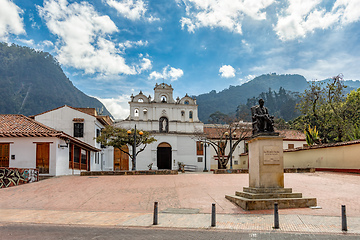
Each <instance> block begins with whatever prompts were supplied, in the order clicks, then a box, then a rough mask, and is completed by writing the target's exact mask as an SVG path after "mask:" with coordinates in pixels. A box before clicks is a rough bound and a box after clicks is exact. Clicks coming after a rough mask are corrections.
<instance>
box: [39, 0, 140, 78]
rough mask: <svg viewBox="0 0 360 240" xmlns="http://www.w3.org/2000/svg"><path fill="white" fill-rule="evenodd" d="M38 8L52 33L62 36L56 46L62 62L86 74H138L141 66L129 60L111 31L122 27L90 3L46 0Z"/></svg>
mask: <svg viewBox="0 0 360 240" xmlns="http://www.w3.org/2000/svg"><path fill="white" fill-rule="evenodd" d="M38 11H39V15H40V16H41V17H42V18H43V19H44V20H45V22H46V25H47V27H48V28H49V30H50V31H51V33H53V34H55V35H57V36H58V37H59V40H58V41H57V42H56V49H57V60H58V61H59V62H60V63H61V64H63V65H65V66H71V67H74V68H77V69H82V70H84V72H85V73H86V74H93V73H99V74H103V75H115V74H127V75H134V74H137V73H138V72H139V69H141V66H129V65H128V64H127V63H126V61H125V58H124V57H123V56H121V55H120V54H121V50H122V49H120V46H118V45H117V44H115V43H114V42H112V41H111V34H113V33H116V32H117V31H118V29H117V27H116V25H115V23H114V22H113V21H112V20H111V19H110V18H109V16H107V15H99V14H98V13H97V12H96V11H95V9H94V7H93V6H92V5H90V4H89V3H87V2H81V3H77V2H74V3H70V4H69V3H68V2H67V1H66V0H45V1H44V6H43V7H40V6H38Z"/></svg>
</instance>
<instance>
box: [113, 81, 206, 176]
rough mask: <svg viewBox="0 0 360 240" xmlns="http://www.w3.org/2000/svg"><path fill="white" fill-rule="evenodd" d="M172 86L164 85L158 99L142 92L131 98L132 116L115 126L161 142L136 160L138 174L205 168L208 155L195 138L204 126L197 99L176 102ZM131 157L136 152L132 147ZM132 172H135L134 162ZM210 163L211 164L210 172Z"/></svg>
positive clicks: (156, 93)
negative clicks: (149, 170)
mask: <svg viewBox="0 0 360 240" xmlns="http://www.w3.org/2000/svg"><path fill="white" fill-rule="evenodd" d="M173 90H174V89H173V88H172V86H171V85H168V84H165V83H161V84H156V86H155V88H154V98H153V99H152V98H151V96H148V97H147V96H145V95H144V94H143V93H142V92H141V91H140V93H139V94H137V95H136V96H133V95H132V96H131V101H130V102H129V104H130V115H129V117H128V118H127V119H125V120H120V121H115V123H114V126H115V127H120V128H125V129H134V127H135V125H136V128H137V129H139V130H143V131H148V132H151V133H152V135H153V136H154V137H155V139H156V140H157V141H156V142H153V143H151V144H149V145H148V146H147V147H146V148H145V150H144V151H143V152H141V153H139V155H138V156H137V158H136V170H148V169H149V167H148V166H149V165H151V164H152V169H171V170H176V169H178V164H179V163H181V164H185V165H190V166H193V167H194V168H195V167H196V171H202V170H203V169H204V168H205V165H204V164H205V162H204V151H203V146H202V144H199V142H197V141H196V140H195V139H193V138H192V137H193V135H194V132H195V131H201V132H202V131H203V129H204V124H203V123H202V122H200V121H199V118H198V105H197V104H196V99H193V98H191V97H189V96H188V95H187V94H186V95H185V96H184V97H183V98H181V99H180V98H179V97H177V98H176V100H174V98H173ZM129 151H130V154H132V148H131V147H129ZM129 165H130V166H129V169H131V168H132V166H131V161H130V163H129ZM209 166H210V163H209V162H208V163H207V169H209Z"/></svg>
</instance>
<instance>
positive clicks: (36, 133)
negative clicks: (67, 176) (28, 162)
mask: <svg viewBox="0 0 360 240" xmlns="http://www.w3.org/2000/svg"><path fill="white" fill-rule="evenodd" d="M0 137H58V138H62V139H70V141H71V142H72V143H73V144H75V145H79V146H81V147H84V148H85V149H88V150H92V151H100V150H99V149H97V148H95V147H93V146H91V145H89V144H87V143H85V142H83V141H81V140H79V139H77V138H74V137H72V136H70V135H68V134H66V133H64V132H62V131H57V130H55V129H53V128H51V127H48V126H46V125H44V124H42V123H39V122H37V121H35V120H33V119H31V118H29V117H26V116H24V115H20V114H0Z"/></svg>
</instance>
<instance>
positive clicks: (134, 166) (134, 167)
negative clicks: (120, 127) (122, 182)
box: [127, 124, 143, 171]
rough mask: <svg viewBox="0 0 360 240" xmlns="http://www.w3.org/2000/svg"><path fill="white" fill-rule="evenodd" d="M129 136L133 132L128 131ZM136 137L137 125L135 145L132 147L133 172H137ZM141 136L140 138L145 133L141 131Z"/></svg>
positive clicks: (135, 133)
mask: <svg viewBox="0 0 360 240" xmlns="http://www.w3.org/2000/svg"><path fill="white" fill-rule="evenodd" d="M127 134H128V135H129V137H130V134H131V130H128V131H127ZM136 135H137V132H136V124H135V128H134V142H133V145H132V168H131V170H133V171H135V170H136ZM139 135H140V137H141V136H142V135H143V132H142V131H140V132H139Z"/></svg>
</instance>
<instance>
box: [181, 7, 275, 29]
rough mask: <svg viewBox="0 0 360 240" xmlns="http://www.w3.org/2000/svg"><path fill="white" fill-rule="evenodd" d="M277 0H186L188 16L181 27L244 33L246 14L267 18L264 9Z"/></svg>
mask: <svg viewBox="0 0 360 240" xmlns="http://www.w3.org/2000/svg"><path fill="white" fill-rule="evenodd" d="M274 1H275V0H257V1H251V0H211V1H204V0H184V1H183V2H184V4H185V7H186V17H182V18H181V20H180V22H181V27H182V29H184V28H185V27H187V29H188V31H189V32H194V31H195V30H196V29H197V28H200V27H209V28H215V27H219V28H223V29H226V30H229V31H232V32H236V33H239V34H241V33H242V29H241V28H242V21H243V19H244V17H245V16H247V17H250V18H252V19H255V20H265V19H266V13H265V12H264V10H265V9H266V8H267V7H268V6H269V5H271V4H272V3H273V2H274Z"/></svg>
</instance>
